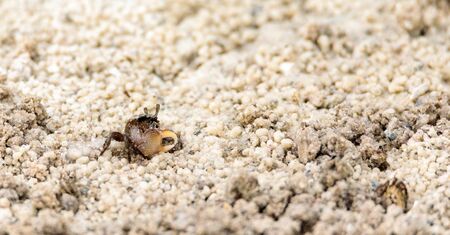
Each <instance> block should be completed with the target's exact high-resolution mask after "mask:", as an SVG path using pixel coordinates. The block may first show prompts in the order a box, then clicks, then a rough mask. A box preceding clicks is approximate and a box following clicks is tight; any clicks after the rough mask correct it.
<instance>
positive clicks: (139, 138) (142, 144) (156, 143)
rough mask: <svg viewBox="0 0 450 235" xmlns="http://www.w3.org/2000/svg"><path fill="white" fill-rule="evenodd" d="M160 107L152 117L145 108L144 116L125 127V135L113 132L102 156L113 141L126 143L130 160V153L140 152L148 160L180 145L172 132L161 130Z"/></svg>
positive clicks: (158, 106) (132, 120) (130, 121)
mask: <svg viewBox="0 0 450 235" xmlns="http://www.w3.org/2000/svg"><path fill="white" fill-rule="evenodd" d="M159 108H160V105H159V104H157V105H156V107H155V109H156V111H155V114H153V115H150V114H149V113H148V109H147V108H144V114H143V115H141V116H139V117H137V118H134V119H130V120H128V122H127V124H126V125H125V131H124V133H123V134H122V133H120V132H116V131H114V132H111V134H110V135H109V137H108V138H107V139H106V141H105V143H104V144H103V149H102V151H101V152H100V156H101V155H103V153H104V152H105V151H106V149H107V148H108V147H109V145H110V144H111V140H115V141H119V142H125V146H126V148H127V150H128V158H130V152H131V151H133V152H138V153H140V154H141V155H142V156H144V157H146V158H150V157H151V156H153V155H155V154H158V153H164V152H168V151H170V150H171V149H173V148H174V147H175V146H176V145H177V143H178V136H177V134H175V133H174V132H173V131H171V130H166V129H160V125H159V120H158V112H159Z"/></svg>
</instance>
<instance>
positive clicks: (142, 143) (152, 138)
mask: <svg viewBox="0 0 450 235" xmlns="http://www.w3.org/2000/svg"><path fill="white" fill-rule="evenodd" d="M129 138H130V139H131V140H132V144H133V146H134V147H135V148H136V149H138V150H139V151H140V152H141V153H142V154H143V155H144V156H146V157H150V156H152V155H154V154H157V153H164V152H167V151H169V150H171V149H172V148H173V147H175V145H176V144H177V143H178V136H177V135H176V134H175V133H174V132H173V131H170V130H159V129H148V130H146V131H145V132H144V133H141V132H140V131H139V129H138V128H131V129H130V135H129ZM164 138H172V139H173V143H172V144H170V145H163V139H164Z"/></svg>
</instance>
